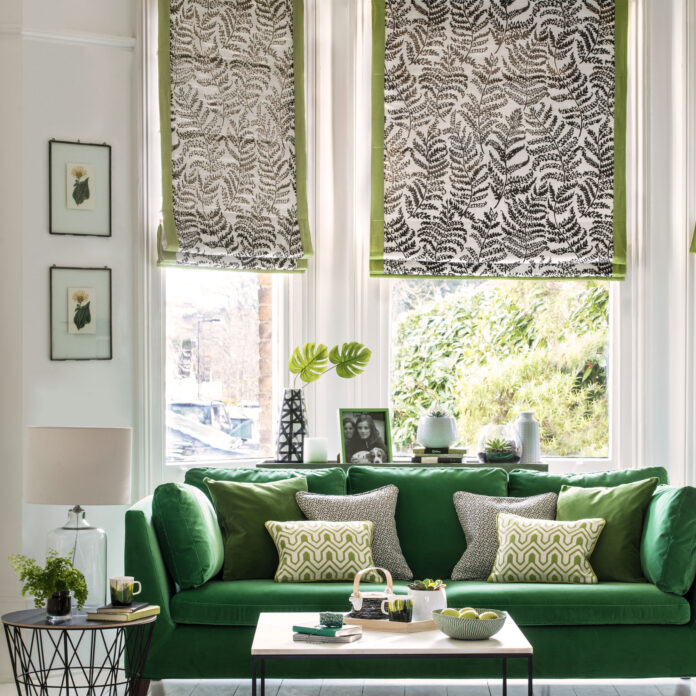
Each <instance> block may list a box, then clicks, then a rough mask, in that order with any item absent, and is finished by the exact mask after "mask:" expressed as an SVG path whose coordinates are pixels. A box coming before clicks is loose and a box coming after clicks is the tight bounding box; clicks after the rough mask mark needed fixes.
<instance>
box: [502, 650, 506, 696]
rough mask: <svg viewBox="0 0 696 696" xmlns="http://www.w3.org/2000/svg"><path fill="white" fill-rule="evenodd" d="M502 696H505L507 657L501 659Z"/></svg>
mask: <svg viewBox="0 0 696 696" xmlns="http://www.w3.org/2000/svg"><path fill="white" fill-rule="evenodd" d="M503 696H507V657H504V658H503Z"/></svg>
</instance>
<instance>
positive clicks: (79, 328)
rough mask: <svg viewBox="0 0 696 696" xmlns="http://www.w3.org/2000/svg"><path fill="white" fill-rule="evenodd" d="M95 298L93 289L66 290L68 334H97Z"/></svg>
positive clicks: (95, 293)
mask: <svg viewBox="0 0 696 696" xmlns="http://www.w3.org/2000/svg"><path fill="white" fill-rule="evenodd" d="M96 297H97V291H96V290H95V289H94V288H86V287H79V288H68V333H71V334H80V335H82V336H84V335H85V334H95V333H97V303H96Z"/></svg>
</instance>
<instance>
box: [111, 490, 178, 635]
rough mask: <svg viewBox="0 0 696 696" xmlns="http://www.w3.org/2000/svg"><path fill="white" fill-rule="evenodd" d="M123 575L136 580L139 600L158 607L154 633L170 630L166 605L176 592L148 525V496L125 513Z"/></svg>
mask: <svg viewBox="0 0 696 696" xmlns="http://www.w3.org/2000/svg"><path fill="white" fill-rule="evenodd" d="M125 545H126V549H125V564H124V567H125V569H126V575H131V576H133V577H134V578H135V579H136V580H140V583H141V585H142V592H141V594H140V596H139V597H138V599H139V600H141V601H144V602H149V603H150V604H158V605H159V606H160V612H161V613H160V616H159V618H158V619H157V629H158V630H161V629H162V628H165V627H166V628H173V627H174V622H173V621H172V618H171V614H170V612H169V601H170V600H171V598H172V595H173V594H174V593H175V592H176V588H175V586H174V582H173V581H172V579H171V578H170V577H169V573H168V572H167V568H166V566H165V565H164V559H163V558H162V552H161V551H160V547H159V542H158V541H157V534H156V532H155V528H154V526H153V524H152V496H151V495H150V496H148V497H147V498H143V499H142V500H140V501H138V502H137V503H136V504H135V505H133V506H132V507H131V508H129V509H128V510H126V544H125Z"/></svg>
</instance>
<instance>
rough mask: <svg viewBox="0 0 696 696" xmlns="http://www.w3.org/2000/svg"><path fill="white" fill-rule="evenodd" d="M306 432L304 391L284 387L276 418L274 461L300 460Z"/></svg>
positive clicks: (302, 456) (302, 454)
mask: <svg viewBox="0 0 696 696" xmlns="http://www.w3.org/2000/svg"><path fill="white" fill-rule="evenodd" d="M306 434H307V414H306V412H305V402H304V392H303V391H302V389H285V390H284V391H283V403H282V404H281V406H280V418H279V419H278V446H277V448H276V461H279V462H295V463H297V462H302V461H303V459H304V439H305V435H306Z"/></svg>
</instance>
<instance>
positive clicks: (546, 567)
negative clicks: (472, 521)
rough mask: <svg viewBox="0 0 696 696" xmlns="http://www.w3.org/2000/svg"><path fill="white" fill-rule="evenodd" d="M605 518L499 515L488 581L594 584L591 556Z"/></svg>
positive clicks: (595, 578) (594, 577)
mask: <svg viewBox="0 0 696 696" xmlns="http://www.w3.org/2000/svg"><path fill="white" fill-rule="evenodd" d="M603 528H604V520H601V519H588V520H577V521H576V522H558V521H557V520H530V519H527V518H525V517H518V516H517V515H508V514H506V513H504V512H501V513H500V514H499V515H498V553H497V554H496V557H495V563H494V564H493V570H492V571H491V574H490V576H489V578H488V582H554V583H573V584H580V585H591V584H595V583H596V582H597V576H596V575H595V573H594V571H593V570H592V566H591V565H590V560H589V559H590V556H591V555H592V551H593V550H594V547H595V544H596V543H597V539H598V538H599V535H600V533H601V531H602V529H603Z"/></svg>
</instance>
